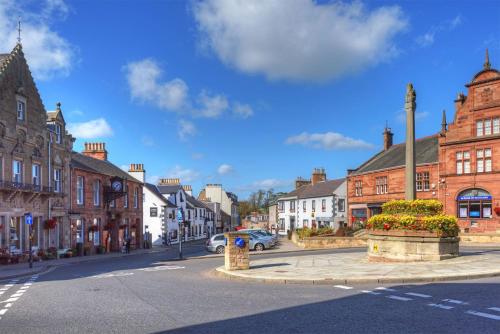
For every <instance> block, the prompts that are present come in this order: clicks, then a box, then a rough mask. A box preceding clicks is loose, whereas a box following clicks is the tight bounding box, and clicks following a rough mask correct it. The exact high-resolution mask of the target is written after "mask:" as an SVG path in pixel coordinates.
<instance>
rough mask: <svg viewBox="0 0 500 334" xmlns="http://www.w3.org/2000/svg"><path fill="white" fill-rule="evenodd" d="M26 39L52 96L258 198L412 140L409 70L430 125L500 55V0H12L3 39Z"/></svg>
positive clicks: (75, 119)
mask: <svg viewBox="0 0 500 334" xmlns="http://www.w3.org/2000/svg"><path fill="white" fill-rule="evenodd" d="M18 17H21V22H22V23H21V30H22V31H21V38H22V45H23V50H24V52H25V54H26V57H27V59H28V63H29V66H30V69H31V72H32V74H33V76H34V78H35V81H36V84H37V87H38V89H39V91H40V94H41V97H42V100H43V101H44V104H45V107H46V109H47V110H53V109H54V108H55V105H56V103H57V102H61V103H62V110H63V113H64V117H65V120H66V123H67V129H68V131H69V132H70V133H72V134H73V136H74V137H76V138H77V139H76V142H75V144H74V149H75V150H76V151H81V150H82V149H83V144H84V143H85V142H105V143H106V148H107V150H108V154H109V160H110V161H111V162H113V163H114V164H116V165H117V166H121V167H122V168H127V166H128V165H129V164H130V163H143V164H144V166H145V169H146V178H147V180H148V181H149V182H152V183H156V182H157V180H158V179H159V178H162V177H179V178H180V179H181V182H182V183H184V184H191V185H192V186H193V190H194V192H195V194H197V193H198V192H199V191H200V190H201V189H202V188H203V186H204V185H205V184H206V183H222V184H223V186H224V188H225V189H226V190H227V191H232V192H234V193H236V194H237V195H239V197H240V199H245V198H246V197H247V196H248V195H249V193H251V192H252V191H256V190H258V189H269V188H272V189H274V190H275V191H290V190H292V188H293V181H294V180H295V178H296V177H298V176H303V177H309V176H310V174H311V172H312V170H313V168H316V167H323V168H325V169H326V172H327V177H328V178H329V179H333V178H341V177H345V175H346V170H347V169H350V168H356V167H357V166H359V165H360V164H361V163H363V162H364V161H366V160H367V159H369V158H370V157H371V156H372V155H374V154H376V153H377V152H379V151H380V150H381V149H382V144H383V140H382V132H383V129H384V127H385V125H386V122H387V124H388V126H389V127H390V128H391V129H392V131H393V132H394V134H395V135H394V142H395V143H399V142H402V141H404V137H405V129H404V126H405V123H404V122H405V118H404V111H403V106H404V95H405V90H406V84H407V83H409V82H411V83H413V85H414V87H415V90H416V92H417V113H416V134H417V136H418V137H421V136H427V135H432V134H434V133H436V132H437V131H439V129H440V124H441V115H442V110H443V109H444V110H446V112H447V117H448V122H452V121H453V117H454V105H453V100H454V99H455V97H456V96H457V94H458V93H459V92H464V93H466V92H467V91H466V88H465V87H464V85H465V84H466V83H468V82H470V81H471V79H472V77H473V76H474V75H475V74H476V73H477V72H479V71H480V70H481V69H482V64H483V63H484V57H485V49H486V48H488V50H489V55H490V62H491V63H492V66H493V67H494V68H500V4H499V3H498V2H497V1H430V0H429V1H402V2H401V1H399V2H398V1H370V2H368V1H354V2H350V1H345V2H339V1H308V0H276V1H272V0H268V1H254V2H251V1H246V0H241V1H240V0H208V1H203V2H201V1H160V0H141V1H138V0H136V1H134V0H120V1H118V0H74V1H64V0H36V1H35V0H22V1H19V0H18V1H15V0H0V52H2V53H6V52H10V51H11V50H12V49H13V47H14V46H15V44H16V38H17V34H18V33H17V30H16V29H17V21H18Z"/></svg>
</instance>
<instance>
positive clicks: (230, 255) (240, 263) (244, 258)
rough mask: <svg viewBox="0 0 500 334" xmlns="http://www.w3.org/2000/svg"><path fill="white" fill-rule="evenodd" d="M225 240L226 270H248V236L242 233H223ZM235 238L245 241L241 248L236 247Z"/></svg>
mask: <svg viewBox="0 0 500 334" xmlns="http://www.w3.org/2000/svg"><path fill="white" fill-rule="evenodd" d="M224 237H225V238H226V243H227V244H226V247H225V254H224V255H225V256H224V265H225V268H226V270H247V269H249V268H250V258H249V247H248V243H249V236H248V234H247V233H243V232H229V233H224ZM236 238H241V239H243V240H244V241H245V245H244V247H243V248H240V247H238V246H236V244H235V240H236Z"/></svg>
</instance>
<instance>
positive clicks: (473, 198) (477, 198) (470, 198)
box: [457, 196, 492, 201]
mask: <svg viewBox="0 0 500 334" xmlns="http://www.w3.org/2000/svg"><path fill="white" fill-rule="evenodd" d="M491 199H492V197H491V196H458V198H457V200H459V201H488V200H489V201H491Z"/></svg>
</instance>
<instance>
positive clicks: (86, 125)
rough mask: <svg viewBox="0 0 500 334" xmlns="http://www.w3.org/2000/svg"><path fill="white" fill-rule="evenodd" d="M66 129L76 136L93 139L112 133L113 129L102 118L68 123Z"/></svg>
mask: <svg viewBox="0 0 500 334" xmlns="http://www.w3.org/2000/svg"><path fill="white" fill-rule="evenodd" d="M68 131H69V132H70V133H71V134H72V135H73V136H74V137H76V138H81V139H94V138H104V137H110V136H112V135H113V129H111V126H109V124H108V122H107V121H106V120H105V119H104V118H98V119H94V120H91V121H88V122H81V123H70V124H68Z"/></svg>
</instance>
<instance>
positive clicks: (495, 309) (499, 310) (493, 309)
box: [488, 307, 500, 312]
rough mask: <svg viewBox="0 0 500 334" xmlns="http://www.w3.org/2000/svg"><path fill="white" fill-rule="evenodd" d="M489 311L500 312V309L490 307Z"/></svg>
mask: <svg viewBox="0 0 500 334" xmlns="http://www.w3.org/2000/svg"><path fill="white" fill-rule="evenodd" d="M488 310H492V311H497V312H500V307H488Z"/></svg>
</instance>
